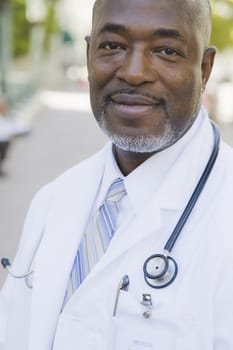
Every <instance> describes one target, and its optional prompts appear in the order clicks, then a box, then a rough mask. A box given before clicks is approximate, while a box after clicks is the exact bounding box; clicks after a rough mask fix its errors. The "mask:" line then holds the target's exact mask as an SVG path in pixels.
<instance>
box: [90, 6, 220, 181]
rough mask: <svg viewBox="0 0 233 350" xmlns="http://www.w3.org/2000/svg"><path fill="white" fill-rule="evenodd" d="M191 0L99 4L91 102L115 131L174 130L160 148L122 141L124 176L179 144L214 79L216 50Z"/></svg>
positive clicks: (156, 132)
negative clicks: (135, 147)
mask: <svg viewBox="0 0 233 350" xmlns="http://www.w3.org/2000/svg"><path fill="white" fill-rule="evenodd" d="M190 6H191V5H190V3H189V1H184V0H176V6H174V0H128V1H125V0H117V1H115V0H102V1H99V3H98V6H96V9H95V13H94V21H93V30H92V34H91V37H88V38H87V43H88V49H87V62H88V72H89V83H90V95H91V105H92V110H93V113H94V115H95V117H96V119H97V121H99V120H100V119H101V116H104V120H105V128H106V130H107V132H108V134H116V135H119V136H121V137H127V136H130V137H132V138H137V137H139V136H143V137H151V136H155V137H156V136H161V135H163V134H164V130H165V121H166V120H169V123H170V125H171V127H172V129H173V130H174V137H173V140H172V142H170V143H166V142H164V143H163V144H162V145H161V146H160V148H159V149H158V150H156V151H149V152H144V153H139V152H134V151H125V150H123V149H122V148H120V147H119V146H118V145H116V144H115V155H116V159H117V162H118V165H119V167H120V169H121V171H122V172H123V174H124V175H127V174H129V173H130V172H131V171H133V170H134V169H135V168H136V167H138V166H139V165H140V164H142V163H143V162H144V161H145V160H146V159H148V158H149V157H151V156H152V155H153V154H154V153H155V152H158V151H162V150H163V149H165V148H167V147H169V146H171V144H173V143H175V142H176V141H177V140H178V139H179V138H180V137H181V136H182V135H183V134H184V133H185V132H186V131H187V130H188V129H189V127H190V126H191V125H192V123H193V121H194V120H195V118H196V117H197V114H198V112H199V109H200V105H201V94H202V92H203V91H204V89H205V85H206V83H207V81H208V79H209V75H210V73H211V69H212V66H213V62H214V57H215V48H214V47H208V48H207V47H206V38H205V36H204V33H203V30H202V28H200V25H198V24H197V23H195V20H193V21H192V22H190V17H189V16H187V11H190Z"/></svg>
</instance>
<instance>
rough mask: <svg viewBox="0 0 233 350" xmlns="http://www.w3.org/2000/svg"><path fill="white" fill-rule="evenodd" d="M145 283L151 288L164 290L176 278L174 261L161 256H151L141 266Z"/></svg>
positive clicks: (176, 269)
mask: <svg viewBox="0 0 233 350" xmlns="http://www.w3.org/2000/svg"><path fill="white" fill-rule="evenodd" d="M143 271H144V277H145V281H146V283H147V284H148V285H149V286H150V287H152V288H164V287H167V286H168V285H169V284H171V283H172V282H173V281H174V279H175V278H176V275H177V271H178V267H177V263H176V261H175V260H174V259H173V258H171V257H170V256H165V255H163V254H155V255H151V256H150V257H149V258H148V259H147V260H146V261H145V263H144V265H143Z"/></svg>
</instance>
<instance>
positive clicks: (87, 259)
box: [64, 178, 126, 304]
mask: <svg viewBox="0 0 233 350" xmlns="http://www.w3.org/2000/svg"><path fill="white" fill-rule="evenodd" d="M125 194H126V191H125V187H124V183H123V179H120V178H118V179H116V180H115V181H114V182H113V183H112V185H111V186H110V188H109V190H108V192H107V195H106V197H105V200H104V202H103V204H102V205H101V206H100V208H99V209H98V210H97V211H96V213H95V214H94V215H92V217H91V218H90V220H89V223H88V225H87V228H86V230H85V233H84V236H83V238H82V240H81V243H80V246H79V249H78V252H77V256H76V258H75V261H74V265H73V268H72V271H71V275H70V279H69V283H68V287H67V291H66V296H65V301H64V304H66V302H67V301H68V300H69V298H70V297H71V296H72V294H73V293H74V291H75V290H76V289H77V288H78V287H79V285H80V284H81V283H82V281H83V280H84V278H85V277H86V276H87V275H88V273H89V272H90V271H91V269H92V268H93V266H94V265H95V264H96V263H97V262H98V260H99V259H100V258H101V256H102V255H103V254H104V253H105V251H106V250H107V247H108V245H109V242H110V240H111V238H112V237H113V235H114V232H115V229H116V221H117V215H118V211H119V204H120V200H121V199H122V197H123V196H124V195H125Z"/></svg>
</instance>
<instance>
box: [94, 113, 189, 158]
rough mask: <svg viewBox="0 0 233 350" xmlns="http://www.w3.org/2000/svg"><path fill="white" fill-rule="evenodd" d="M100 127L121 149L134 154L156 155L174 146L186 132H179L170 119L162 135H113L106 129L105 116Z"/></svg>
mask: <svg viewBox="0 0 233 350" xmlns="http://www.w3.org/2000/svg"><path fill="white" fill-rule="evenodd" d="M99 126H100V127H101V129H102V130H103V131H104V133H105V134H106V135H107V136H108V138H109V139H110V140H111V141H112V142H113V143H114V144H115V145H116V146H117V147H118V148H120V149H122V150H124V151H128V152H134V153H154V152H159V151H162V150H163V149H165V148H167V147H169V146H170V145H172V144H174V143H175V142H176V141H177V140H178V139H179V138H180V137H181V136H182V134H184V130H181V131H179V132H178V131H177V130H174V128H173V127H172V125H171V123H170V121H169V119H166V122H165V126H164V132H163V134H162V135H159V136H155V135H149V136H145V135H139V136H122V135H117V134H113V133H111V132H110V131H109V130H108V128H107V127H106V123H105V118H104V115H102V116H101V118H100V120H99Z"/></svg>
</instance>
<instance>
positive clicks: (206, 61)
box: [201, 46, 216, 91]
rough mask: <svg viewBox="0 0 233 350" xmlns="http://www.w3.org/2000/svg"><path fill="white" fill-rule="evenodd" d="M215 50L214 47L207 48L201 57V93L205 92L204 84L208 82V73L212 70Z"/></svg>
mask: <svg viewBox="0 0 233 350" xmlns="http://www.w3.org/2000/svg"><path fill="white" fill-rule="evenodd" d="M215 54H216V48H215V47H214V46H211V47H208V48H207V49H206V50H205V52H204V55H203V59H202V65H201V71H202V91H204V90H205V87H206V84H207V82H208V80H209V76H210V73H211V71H212V68H213V64H214V59H215Z"/></svg>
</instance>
